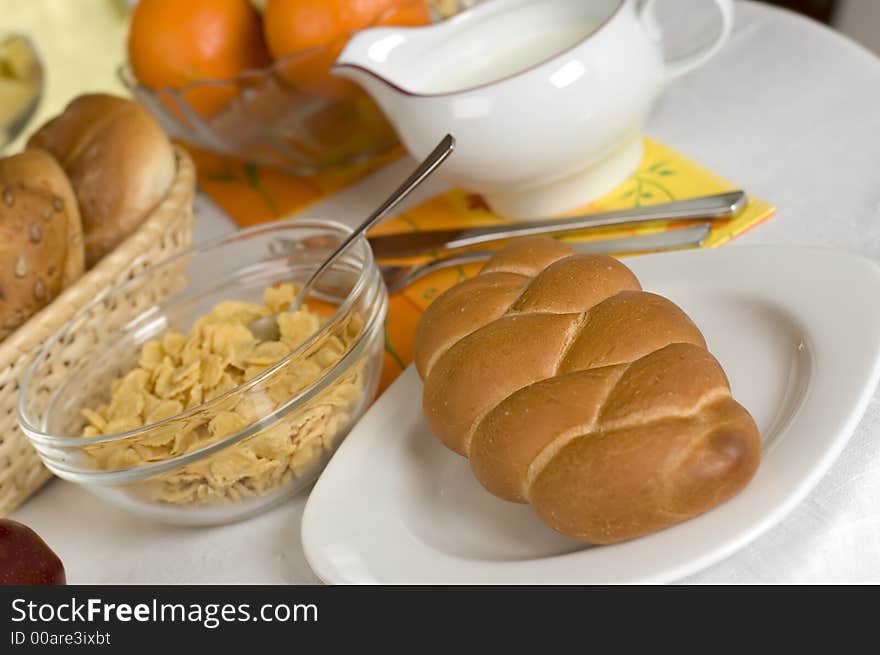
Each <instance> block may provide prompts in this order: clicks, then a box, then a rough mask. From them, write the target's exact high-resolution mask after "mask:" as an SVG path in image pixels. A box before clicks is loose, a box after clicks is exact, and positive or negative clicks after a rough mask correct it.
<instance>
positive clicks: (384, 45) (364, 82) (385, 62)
mask: <svg viewBox="0 0 880 655" xmlns="http://www.w3.org/2000/svg"><path fill="white" fill-rule="evenodd" d="M405 43H406V38H405V37H404V36H403V35H402V34H400V30H398V29H393V28H374V29H370V30H364V31H362V32H359V33H357V34H355V35H354V36H353V37H352V38H351V39H350V40H349V42H348V43H347V44H346V46H345V48H344V49H343V50H342V52H341V53H340V54H339V57H338V58H337V59H336V62H335V63H334V64H333V67H332V68H331V69H330V70H331V72H332V73H333V74H334V75H339V76H341V77H345V78H347V79H350V80H352V81H353V82H356V83H357V84H359V85H361V86H362V87H364V89H366V91H367V92H368V93H369V94H370V95H372V96H374V97H375V98H376V99H377V100H379V98H378V95H379V94H382V93H383V92H385V91H388V90H391V89H395V88H399V87H400V86H401V84H400V83H399V81H398V80H396V79H395V77H396V76H395V75H394V69H395V61H396V60H397V57H396V54H397V53H396V52H395V50H397V49H398V48H400V47H401V46H403V45H404V44H405Z"/></svg>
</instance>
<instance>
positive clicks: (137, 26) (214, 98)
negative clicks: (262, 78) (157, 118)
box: [128, 0, 269, 115]
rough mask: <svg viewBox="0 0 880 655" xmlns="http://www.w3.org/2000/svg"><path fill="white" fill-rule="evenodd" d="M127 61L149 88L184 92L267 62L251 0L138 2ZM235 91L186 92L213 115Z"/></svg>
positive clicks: (202, 110)
mask: <svg viewBox="0 0 880 655" xmlns="http://www.w3.org/2000/svg"><path fill="white" fill-rule="evenodd" d="M128 57H129V61H130V63H131V67H132V70H133V71H134V74H135V76H136V77H137V79H138V81H139V82H140V83H141V84H143V85H144V86H146V87H149V88H151V89H161V88H162V87H171V88H174V89H180V88H183V87H185V86H187V85H188V84H191V83H193V82H197V81H199V80H232V79H234V78H235V77H236V76H237V75H239V74H240V73H242V72H243V71H245V70H248V69H254V68H262V67H264V66H266V65H268V63H269V55H268V52H267V51H266V45H265V43H264V42H263V34H262V25H261V24H260V17H259V15H258V14H257V12H256V11H255V10H254V8H253V6H252V5H251V4H250V2H248V0H186V1H185V2H181V1H180V0H140V2H138V3H137V5H136V6H135V9H134V11H133V12H132V16H131V25H130V27H129V33H128ZM235 94H236V90H235V89H234V88H232V87H224V86H217V87H211V86H205V87H201V88H196V89H189V90H187V91H185V92H184V97H185V99H186V100H187V101H188V102H189V104H190V105H191V106H192V107H193V108H194V109H195V110H196V111H197V112H199V113H200V114H202V115H210V114H212V113H214V112H215V111H216V110H217V109H219V108H220V107H221V106H222V105H224V104H225V103H226V102H227V101H228V100H229V99H230V98H231V97H232V96H234V95H235Z"/></svg>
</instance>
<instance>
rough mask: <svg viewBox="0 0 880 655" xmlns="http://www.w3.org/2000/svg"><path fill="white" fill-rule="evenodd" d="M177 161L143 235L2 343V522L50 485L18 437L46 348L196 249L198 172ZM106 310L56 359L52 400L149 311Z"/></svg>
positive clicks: (130, 307) (179, 154) (138, 306)
mask: <svg viewBox="0 0 880 655" xmlns="http://www.w3.org/2000/svg"><path fill="white" fill-rule="evenodd" d="M175 154H176V159H177V174H176V176H175V179H174V181H173V183H172V185H171V188H170V189H169V191H168V194H167V195H166V196H165V198H164V200H163V201H162V202H161V203H160V204H159V205H158V206H157V207H156V208H155V209H154V210H153V211H152V213H151V214H150V215H149V216H148V217H147V219H146V220H145V221H144V222H143V223H142V224H141V227H140V228H139V229H138V231H137V232H135V233H134V234H132V235H131V236H130V237H129V238H128V239H126V240H125V241H124V242H123V243H122V244H120V245H119V247H117V248H116V249H115V250H114V251H113V252H111V253H110V254H109V255H107V256H106V257H104V259H102V260H101V261H100V262H99V263H98V264H97V266H95V267H94V268H93V269H92V270H90V271H88V272H87V273H86V274H85V275H84V276H83V277H81V278H80V279H79V280H78V281H77V282H76V283H75V284H73V285H72V286H70V287H68V288H67V289H65V290H64V291H63V292H62V293H61V295H59V296H58V297H57V298H56V299H55V300H54V301H53V302H52V303H51V304H50V305H48V306H47V307H45V308H44V309H43V310H42V311H40V312H39V313H37V314H35V315H34V316H33V317H31V319H30V320H29V321H28V322H27V323H25V324H24V325H23V326H21V327H20V328H19V329H18V330H16V331H15V332H14V333H13V334H12V335H10V336H9V338H7V339H6V340H5V341H3V342H0V516H5V515H7V514H9V513H10V512H11V511H12V510H14V509H15V508H16V507H18V506H19V505H20V504H21V503H23V502H24V501H25V500H27V498H29V497H30V496H31V495H32V494H33V493H34V492H35V491H37V489H39V488H40V487H41V486H42V485H43V484H44V483H45V482H46V481H47V480H48V479H49V478H50V477H51V473H49V471H48V470H47V469H46V468H45V467H44V466H43V464H42V462H41V461H40V458H39V457H38V456H37V453H36V452H35V451H34V449H33V448H32V447H31V445H30V444H29V443H28V441H27V438H26V437H25V436H24V434H22V432H21V431H20V430H19V428H18V418H17V407H16V405H17V402H18V390H19V385H20V383H21V380H22V378H23V377H24V374H25V371H27V368H28V367H29V366H30V364H31V362H32V361H33V359H34V357H35V356H36V355H37V353H38V352H39V350H40V348H41V347H42V345H43V344H44V343H45V342H46V341H47V340H48V339H49V338H50V337H51V336H52V335H54V334H55V333H56V332H57V331H58V330H59V329H60V328H61V327H62V326H63V325H64V324H65V323H67V321H69V320H70V319H71V318H73V316H74V315H75V314H76V313H77V312H79V311H80V310H81V309H82V308H83V307H85V306H86V305H87V304H89V303H90V302H92V301H93V300H95V299H96V298H97V297H98V295H99V294H101V293H102V292H104V291H105V290H106V289H108V288H110V287H113V286H116V285H118V284H121V283H123V282H125V281H127V280H130V279H131V278H132V277H134V276H135V275H137V274H138V273H139V272H141V271H143V270H144V269H145V268H147V267H148V266H151V265H153V264H156V263H158V262H160V261H162V260H164V259H167V258H168V257H171V256H172V255H175V254H177V253H179V252H181V251H183V250H185V249H187V248H189V246H190V244H191V242H192V229H193V214H192V207H193V196H194V194H195V181H196V174H195V168H194V166H193V163H192V161H191V160H190V158H189V156H188V155H187V154H186V152H184V151H183V150H181V149H179V148H178V149H176V153H175ZM139 300H141V299H139ZM103 307H105V308H106V310H107V312H108V314H107V315H105V316H102V317H97V316H96V317H94V321H93V327H95V330H88V331H87V333H88V336H86V335H83V336H84V338H82V339H80V338H77V337H76V335H74V338H71V339H67V340H65V343H62V344H60V346H59V348H58V349H57V351H56V352H53V353H52V355H51V357H52V362H53V364H52V365H53V366H54V367H56V368H57V373H58V374H57V375H53V376H50V377H48V378H47V383H46V384H47V386H46V388H45V389H42V390H41V392H43V393H47V394H48V393H51V391H52V390H53V388H52V386H51V385H53V384H58V383H60V381H61V380H62V378H63V373H64V368H65V367H66V366H68V365H69V364H70V363H72V362H76V361H78V360H79V358H81V357H83V356H87V355H88V352H89V349H90V348H93V347H95V345H96V343H95V336H94V334H96V333H98V332H104V333H106V332H107V331H108V330H110V329H112V326H113V325H119V324H120V323H124V322H126V321H127V320H129V319H131V318H133V317H134V316H136V315H137V314H138V313H140V312H142V311H143V310H144V309H145V308H144V307H143V306H142V303H141V302H139V301H138V302H132V303H117V304H116V305H108V304H106V303H104V304H103ZM101 326H102V327H101ZM53 371H54V369H53Z"/></svg>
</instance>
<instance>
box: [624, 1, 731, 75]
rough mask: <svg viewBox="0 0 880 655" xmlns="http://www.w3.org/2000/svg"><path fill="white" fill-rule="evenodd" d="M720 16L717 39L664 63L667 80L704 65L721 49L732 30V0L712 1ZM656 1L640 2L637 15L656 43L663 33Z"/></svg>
mask: <svg viewBox="0 0 880 655" xmlns="http://www.w3.org/2000/svg"><path fill="white" fill-rule="evenodd" d="M713 2H714V3H715V6H716V7H718V11H719V12H720V14H721V33H720V34H719V35H718V37H717V38H716V39H715V41H713V42H712V43H710V44H709V45H708V46H706V47H705V48H703V49H701V50H700V51H699V52H695V53H693V54H689V55H685V56H683V57H679V58H678V59H674V60H672V61H668V62H666V74H667V77H668V78H669V79H672V78H674V77H678V76H680V75H684V74H685V73H688V72H690V71H692V70H693V69H695V68H698V67H699V66H702V65H703V64H705V63H706V62H707V61H708V60H709V59H711V58H712V57H713V56H715V54H716V53H717V52H718V51H719V50H720V49H721V47H722V46H723V45H724V44H725V43H726V42H727V39H728V38H729V37H730V32H731V31H732V30H733V0H713ZM656 6H657V0H642V2H641V4H640V6H639V15H640V18H641V20H642V25H643V26H644V28H645V31H646V32H647V33H648V36H649V37H650V38H652V39H654V40H655V41H657V42H662V41H663V31H662V30H661V29H660V26H659V24H658V23H657V16H656V14H655V9H656Z"/></svg>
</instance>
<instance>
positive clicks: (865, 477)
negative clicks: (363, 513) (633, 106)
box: [13, 3, 880, 584]
mask: <svg viewBox="0 0 880 655" xmlns="http://www.w3.org/2000/svg"><path fill="white" fill-rule="evenodd" d="M648 132H649V133H650V134H651V135H652V136H654V137H657V138H658V139H660V140H661V141H664V142H666V143H668V144H670V145H672V146H674V147H675V148H677V149H679V150H681V151H683V152H684V153H686V154H688V155H690V156H692V157H694V158H695V159H697V160H698V161H700V162H702V163H704V164H705V165H707V166H708V167H709V168H711V169H713V170H715V171H717V172H718V173H720V174H721V175H723V176H724V177H726V178H727V179H729V180H732V181H735V182H737V183H738V184H740V185H742V186H743V187H744V188H746V189H747V190H748V191H749V192H751V193H753V194H755V195H757V196H759V197H761V198H764V199H766V200H768V201H770V202H773V203H774V204H776V205H777V206H778V208H779V211H778V215H777V216H776V217H775V218H773V219H772V220H771V221H770V222H768V223H766V224H764V225H762V226H760V227H759V228H757V229H755V230H753V231H751V232H750V233H748V234H746V235H744V236H742V237H741V238H740V239H738V240H737V241H736V242H734V243H732V244H731V245H729V246H725V247H730V248H736V247H737V246H738V245H739V244H748V243H777V244H778V243H789V244H802V245H813V246H816V245H818V246H829V247H835V248H840V249H843V250H849V251H852V252H858V253H862V254H864V255H867V256H869V257H871V258H874V259H880V60H878V59H877V58H876V57H874V56H873V55H871V54H870V53H869V52H867V51H866V50H864V49H862V48H861V47H859V46H857V45H856V44H855V43H853V42H851V41H848V40H846V39H845V38H844V37H842V36H840V35H838V34H835V33H832V32H831V31H829V30H827V29H825V28H824V27H821V26H819V25H818V24H814V23H811V22H808V21H807V20H804V19H802V18H800V17H797V16H795V15H793V14H790V13H784V12H780V11H777V10H773V9H769V8H768V7H766V6H762V5H759V4H755V3H740V4H739V5H738V7H737V18H736V28H735V30H734V33H733V36H732V38H731V41H730V42H729V44H728V45H727V46H726V47H725V48H724V49H723V51H722V52H721V54H719V55H718V56H717V57H716V58H715V59H713V60H712V61H711V62H710V63H709V64H708V65H706V66H705V67H704V68H702V69H700V70H698V71H697V72H695V73H693V74H691V75H689V76H687V77H685V78H683V79H681V80H680V81H677V82H676V83H675V84H674V85H673V86H671V87H670V88H669V91H668V93H667V94H666V96H665V98H664V99H663V101H662V103H661V104H660V106H659V107H658V109H657V112H656V114H655V115H654V117H653V119H652V120H651V122H650V125H649V127H648ZM409 165H410V164H409V163H407V162H397V163H396V164H394V165H393V166H391V167H389V168H388V169H385V170H382V171H380V172H378V173H376V174H374V175H373V176H371V177H370V178H368V179H366V180H364V181H363V182H362V183H360V184H358V185H356V186H355V187H353V188H351V189H349V190H347V191H346V192H344V193H342V194H340V195H338V196H336V197H334V198H331V199H329V200H328V201H326V202H324V203H322V204H321V205H319V206H317V207H316V208H314V209H313V210H311V211H310V214H311V215H313V216H316V217H320V218H331V219H336V220H342V221H352V222H353V221H356V220H358V218H359V217H361V216H362V215H363V213H364V211H365V210H367V209H369V208H371V207H372V206H374V205H375V204H376V203H377V202H378V201H379V200H380V199H381V197H382V196H383V195H384V194H386V193H387V192H388V191H389V190H390V189H391V188H392V187H393V186H394V185H395V184H396V182H397V181H398V180H399V179H400V178H401V177H402V175H403V174H404V172H405V171H406V169H407V167H408V166H409ZM441 188H442V183H440V182H439V181H436V180H434V181H432V182H431V183H430V184H429V186H428V187H427V188H425V189H421V190H420V192H419V194H418V196H416V198H415V199H414V200H413V202H416V201H418V200H419V199H422V198H425V197H427V196H429V195H431V194H432V193H436V192H437V191H438V190H440V189H441ZM197 216H198V223H197V237H198V238H205V237H208V236H212V235H214V234H218V233H221V232H225V231H228V230H229V229H231V223H229V222H228V221H227V219H225V218H224V217H223V216H222V215H221V214H220V212H218V211H217V209H216V208H215V207H213V205H211V203H210V201H207V200H205V199H204V198H200V199H199V205H198V208H197ZM865 302H866V303H876V302H880V298H866V299H865ZM304 502H305V499H304V498H302V497H301V498H298V499H295V500H293V501H291V502H289V503H287V504H286V505H284V506H282V507H279V508H277V509H275V510H272V511H270V512H268V513H266V514H263V515H262V516H259V517H257V518H254V519H252V520H249V521H246V522H244V523H240V524H236V525H229V526H223V527H218V528H210V529H184V528H175V527H167V526H161V525H156V524H153V523H148V522H146V521H143V520H140V519H138V518H135V517H132V516H129V515H128V514H126V513H124V512H123V511H122V510H119V509H116V508H113V507H110V506H107V505H104V504H103V503H101V502H99V501H98V500H96V499H95V498H93V497H92V496H91V495H89V494H88V493H87V492H85V491H83V490H81V489H79V488H77V487H76V486H75V485H73V484H70V483H67V482H63V481H54V482H52V483H51V484H49V485H48V486H47V487H46V488H45V489H44V490H42V491H41V492H40V493H39V494H38V495H37V496H35V497H34V498H33V499H31V500H30V501H29V502H28V503H26V504H25V505H24V506H23V507H21V508H20V509H19V510H18V511H16V512H15V513H14V514H13V518H15V519H17V520H20V521H22V522H24V523H27V524H28V525H31V526H32V527H33V528H34V529H35V530H37V531H38V532H39V533H40V534H41V535H42V536H43V537H44V538H45V539H46V541H47V542H48V543H49V544H51V545H52V546H53V548H55V550H56V551H57V552H58V553H59V555H60V556H61V557H62V559H63V561H64V562H65V565H66V568H67V572H68V580H69V581H70V582H72V583H123V584H124V583H245V582H247V583H314V582H318V580H317V579H316V578H315V576H314V574H313V573H312V572H311V570H310V569H309V567H308V564H307V563H306V561H305V559H304V557H303V552H302V547H301V545H300V532H299V526H300V518H301V515H302V509H303V505H304ZM687 581H688V582H713V583H731V582H732V583H746V582H802V583H823V582H874V583H877V582H880V406H878V402H877V398H876V396H875V398H874V400H873V401H872V403H871V405H870V406H869V408H868V411H867V414H866V415H865V417H864V419H863V420H862V422H861V424H860V425H859V427H858V429H857V430H856V432H855V434H854V435H853V437H852V440H851V441H850V443H849V445H848V447H847V448H846V450H845V451H844V453H843V454H842V455H841V457H840V459H839V460H838V461H837V463H836V464H835V465H834V467H833V468H832V469H831V471H830V472H829V474H828V475H827V476H826V477H825V478H824V480H822V482H821V483H820V484H819V486H818V487H817V488H816V489H815V490H814V491H813V493H812V494H811V495H810V496H809V497H808V499H807V500H805V501H804V502H803V503H801V505H800V506H799V507H797V509H795V511H794V512H793V513H792V514H791V515H790V516H789V517H788V518H787V519H786V520H784V521H783V522H782V523H781V524H780V525H778V526H777V527H776V528H774V529H773V530H771V531H769V532H768V533H766V534H765V535H763V536H762V537H760V538H759V539H758V540H757V541H755V542H753V543H752V544H751V545H750V546H749V547H747V548H746V549H744V550H742V551H740V552H739V553H737V554H736V555H734V556H732V557H730V558H728V559H727V560H725V561H723V562H721V563H720V564H718V565H716V566H714V567H712V568H710V569H708V570H706V571H704V572H702V573H700V574H698V575H696V576H693V577H692V578H689V579H688V580H687Z"/></svg>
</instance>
